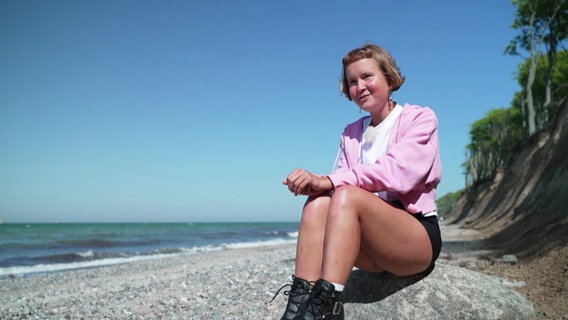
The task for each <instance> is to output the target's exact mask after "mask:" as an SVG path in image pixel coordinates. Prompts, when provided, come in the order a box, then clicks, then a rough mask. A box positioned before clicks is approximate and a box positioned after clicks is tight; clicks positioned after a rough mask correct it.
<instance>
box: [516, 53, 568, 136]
mask: <svg viewBox="0 0 568 320" xmlns="http://www.w3.org/2000/svg"><path fill="white" fill-rule="evenodd" d="M549 65H550V64H549V63H548V58H547V57H544V58H543V59H540V60H539V62H538V63H537V65H536V68H535V70H536V72H535V76H534V81H533V85H532V89H533V97H534V105H535V122H536V124H537V127H538V128H546V127H547V126H548V124H549V123H550V122H551V121H552V117H553V116H554V115H555V114H556V111H557V108H558V103H559V102H560V101H559V99H561V98H562V97H565V96H566V95H567V94H568V51H567V50H562V51H559V52H558V53H557V55H556V62H555V64H554V65H555V66H554V69H553V70H552V73H551V76H550V81H549V76H548V75H547V74H548V67H549ZM530 68H531V61H529V60H528V59H527V60H525V61H524V63H521V64H519V66H518V68H517V80H518V82H519V85H520V86H521V88H523V90H522V91H518V92H516V93H515V96H514V97H513V102H512V103H511V107H513V108H517V109H519V110H523V109H522V103H523V102H522V97H523V96H525V95H526V92H525V88H526V86H527V83H528V78H529V72H530ZM548 88H551V90H552V94H549V93H548ZM549 95H550V96H551V97H557V98H556V99H553V100H551V101H550V102H549V104H548V105H547V103H546V101H547V100H548V99H549Z"/></svg>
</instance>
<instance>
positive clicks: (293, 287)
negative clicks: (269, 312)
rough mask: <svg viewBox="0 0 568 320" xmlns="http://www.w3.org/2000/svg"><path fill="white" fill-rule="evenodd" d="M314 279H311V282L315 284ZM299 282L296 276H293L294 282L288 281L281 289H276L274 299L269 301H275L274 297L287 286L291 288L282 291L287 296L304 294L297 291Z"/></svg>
mask: <svg viewBox="0 0 568 320" xmlns="http://www.w3.org/2000/svg"><path fill="white" fill-rule="evenodd" d="M313 283H314V282H313V281H310V282H309V284H310V285H313ZM298 285H299V284H298V282H296V277H295V276H292V283H287V284H285V285H283V286H282V287H280V289H278V291H276V293H275V294H274V297H272V299H271V300H270V302H269V303H272V301H274V299H276V296H278V294H279V293H280V291H282V289H284V288H286V287H290V290H285V291H284V292H282V293H283V294H284V295H285V296H289V295H292V297H295V296H299V295H302V294H304V293H301V292H298V291H296V289H297V288H298Z"/></svg>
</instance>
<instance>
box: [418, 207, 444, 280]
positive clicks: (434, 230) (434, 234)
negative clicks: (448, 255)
mask: <svg viewBox="0 0 568 320" xmlns="http://www.w3.org/2000/svg"><path fill="white" fill-rule="evenodd" d="M413 216H414V217H415V218H416V219H418V221H420V223H422V225H423V226H424V228H425V229H426V233H428V238H430V244H431V245H432V262H431V263H430V266H429V267H428V268H427V269H426V271H428V272H431V271H432V270H433V269H434V265H435V262H436V259H438V256H440V251H442V234H441V232H440V226H439V225H438V217H437V216H431V217H424V216H423V215H421V214H420V213H418V214H413Z"/></svg>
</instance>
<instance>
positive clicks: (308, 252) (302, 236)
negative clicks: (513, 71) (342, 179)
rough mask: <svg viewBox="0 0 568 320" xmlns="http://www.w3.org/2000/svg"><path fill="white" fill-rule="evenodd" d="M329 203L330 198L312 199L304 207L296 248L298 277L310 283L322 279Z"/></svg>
mask: <svg viewBox="0 0 568 320" xmlns="http://www.w3.org/2000/svg"><path fill="white" fill-rule="evenodd" d="M329 202H330V197H329V196H320V197H310V198H308V200H307V201H306V204H305V205H304V209H303V210H302V219H301V221H300V230H299V232H298V242H297V246H296V271H295V273H296V277H300V278H302V279H306V280H308V281H316V280H318V279H319V278H320V277H321V267H322V258H323V241H324V235H325V224H326V220H327V211H328V208H329Z"/></svg>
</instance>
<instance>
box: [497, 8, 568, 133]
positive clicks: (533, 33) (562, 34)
mask: <svg viewBox="0 0 568 320" xmlns="http://www.w3.org/2000/svg"><path fill="white" fill-rule="evenodd" d="M513 4H515V5H517V12H516V14H515V19H514V21H513V24H512V28H514V29H518V30H520V32H521V33H520V34H519V35H518V36H516V37H515V38H514V39H513V40H512V41H511V43H510V44H509V45H508V46H507V48H506V49H505V52H506V53H509V54H511V55H520V54H519V50H518V49H524V50H526V51H527V52H528V53H529V57H528V59H529V61H530V64H529V68H528V77H527V81H526V86H525V91H524V93H523V96H522V100H521V101H520V102H521V107H522V110H523V114H524V116H525V118H526V124H527V130H528V132H527V133H528V135H529V136H530V135H532V134H534V133H535V132H536V131H537V130H539V129H541V128H542V127H541V126H539V123H538V122H537V109H536V106H535V97H534V94H533V93H534V91H533V84H534V82H535V77H536V70H537V65H538V63H539V60H540V59H541V58H542V57H546V58H547V63H548V65H547V68H546V72H545V76H544V77H545V81H544V83H545V87H546V89H545V99H544V100H543V101H544V102H543V105H542V110H541V112H543V113H544V114H545V118H546V117H547V116H546V114H547V113H549V112H550V111H551V108H552V105H553V87H552V83H553V80H552V79H553V72H554V65H555V62H556V54H557V51H558V47H559V45H560V44H561V43H562V42H563V41H564V40H565V39H566V38H567V37H568V0H513Z"/></svg>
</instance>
